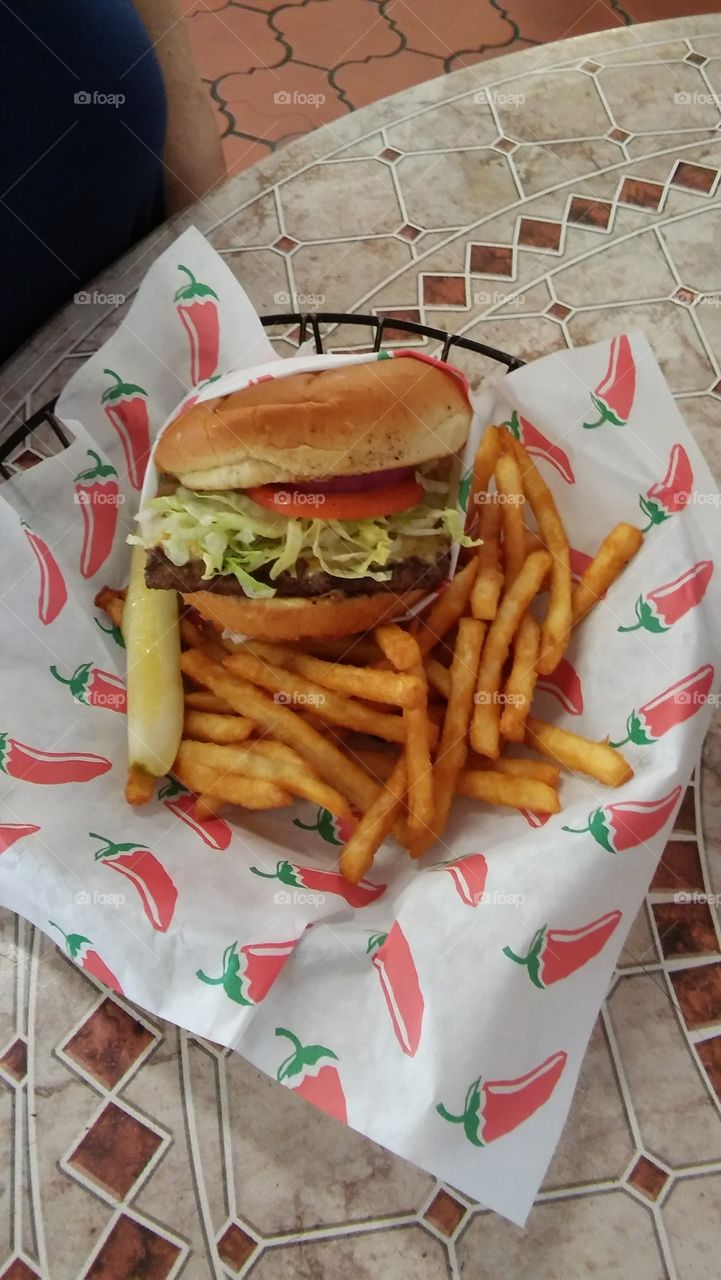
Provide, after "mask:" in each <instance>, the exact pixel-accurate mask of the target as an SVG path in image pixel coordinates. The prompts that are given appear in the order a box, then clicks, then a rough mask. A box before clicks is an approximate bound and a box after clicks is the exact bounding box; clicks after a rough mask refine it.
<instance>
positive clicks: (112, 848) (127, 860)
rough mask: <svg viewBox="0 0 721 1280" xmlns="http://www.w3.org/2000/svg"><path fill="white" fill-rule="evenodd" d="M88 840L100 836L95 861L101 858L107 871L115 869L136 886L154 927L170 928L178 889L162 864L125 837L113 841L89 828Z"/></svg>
mask: <svg viewBox="0 0 721 1280" xmlns="http://www.w3.org/2000/svg"><path fill="white" fill-rule="evenodd" d="M89 835H90V839H91V840H102V842H103V843H102V846H101V848H100V849H98V851H97V852H96V854H95V861H96V862H98V861H102V862H103V863H104V865H105V866H106V867H109V868H110V870H111V871H117V872H118V874H119V875H121V876H125V878H126V880H129V881H130V883H131V884H132V885H133V886H134V887H135V889H137V891H138V894H139V895H140V901H141V902H142V904H143V911H144V912H145V914H146V916H147V917H148V920H149V921H150V923H151V924H152V926H153V928H154V929H157V930H158V932H159V933H167V931H168V929H169V928H170V925H171V922H172V919H173V913H174V911H175V904H176V902H177V899H178V890H177V889H176V887H175V885H174V884H173V881H172V880H171V878H170V876H169V875H168V873H167V871H166V870H165V867H164V866H163V864H162V863H161V862H159V861H158V859H157V858H156V857H155V854H153V853H151V852H150V850H149V849H146V847H145V845H144V844H136V843H135V841H126V842H124V843H123V844H116V843H115V842H114V841H112V840H108V839H107V837H106V836H99V835H97V834H96V832H95V831H90V832H89Z"/></svg>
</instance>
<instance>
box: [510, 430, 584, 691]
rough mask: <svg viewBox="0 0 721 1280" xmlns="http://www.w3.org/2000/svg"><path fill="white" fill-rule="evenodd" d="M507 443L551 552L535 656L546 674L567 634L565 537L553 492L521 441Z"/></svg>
mask: <svg viewBox="0 0 721 1280" xmlns="http://www.w3.org/2000/svg"><path fill="white" fill-rule="evenodd" d="M508 443H509V445H510V448H511V449H512V450H513V453H514V454H515V457H516V461H517V462H518V466H519V470H520V473H521V483H522V484H523V492H524V493H525V495H526V497H527V499H528V501H529V504H530V506H531V510H532V511H533V514H534V516H535V517H536V523H537V524H538V527H539V529H540V531H541V537H542V538H543V541H544V542H545V544H546V546H547V548H548V550H549V552H550V554H551V567H550V573H551V578H550V583H549V589H548V609H547V611H546V616H545V618H544V619H543V623H542V624H541V649H540V653H539V658H538V673H539V675H543V676H547V675H550V673H551V672H552V671H555V669H556V667H557V666H558V664H559V662H560V661H561V658H562V657H563V655H564V653H565V651H566V646H567V644H568V641H569V638H570V635H571V623H572V613H571V562H570V553H569V547H568V538H567V537H566V531H565V529H564V527H563V523H562V521H561V517H560V516H559V514H558V510H557V507H556V504H555V502H554V500H553V494H552V493H551V490H550V489H549V487H548V485H547V484H546V482H545V480H544V479H543V478H542V476H541V475H540V473H539V472H538V470H537V469H536V467H535V466H534V465H533V463H532V462H531V459H530V458H529V456H528V454H527V453H526V450H525V449H524V447H523V445H522V444H521V443H520V442H519V441H518V440H514V438H513V436H510V437H509V441H508ZM539 585H540V584H539Z"/></svg>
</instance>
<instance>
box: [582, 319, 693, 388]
mask: <svg viewBox="0 0 721 1280" xmlns="http://www.w3.org/2000/svg"><path fill="white" fill-rule="evenodd" d="M564 301H565V299H564ZM568 329H569V333H570V334H571V337H572V339H573V344H574V346H582V345H583V344H584V343H588V342H598V341H599V340H600V339H602V338H609V337H611V335H612V334H614V333H624V332H626V333H629V332H631V331H632V330H633V329H643V330H644V332H645V334H646V337H647V338H648V340H649V342H650V344H651V346H652V347H653V350H654V354H655V356H656V359H657V360H658V362H659V364H660V365H661V368H662V370H663V373H664V374H665V376H666V379H667V380H668V383H669V385H670V387H671V390H672V391H675V392H679V391H700V390H703V388H704V387H707V386H708V385H709V382H710V381H711V378H712V369H711V366H710V364H709V361H708V358H707V356H706V354H705V352H704V351H703V350H702V347H701V343H700V340H699V337H698V334H697V333H696V330H695V328H694V325H693V321H692V320H691V317H690V315H689V314H688V312H687V310H686V309H685V308H684V307H681V306H679V305H678V304H677V303H675V302H645V303H644V302H639V303H633V302H627V303H625V304H623V305H620V306H618V307H608V308H606V309H605V310H603V311H593V310H591V311H584V312H577V313H576V315H575V316H572V317H571V319H570V320H569V321H568Z"/></svg>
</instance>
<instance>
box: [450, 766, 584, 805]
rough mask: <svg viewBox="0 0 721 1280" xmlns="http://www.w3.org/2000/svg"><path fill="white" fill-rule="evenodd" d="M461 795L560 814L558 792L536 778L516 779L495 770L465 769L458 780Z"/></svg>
mask: <svg viewBox="0 0 721 1280" xmlns="http://www.w3.org/2000/svg"><path fill="white" fill-rule="evenodd" d="M456 790H457V792H458V795H460V796H466V797H468V798H469V799H472V800H485V801H486V803H487V804H501V805H505V806H507V807H508V808H510V809H529V810H530V812H531V813H558V812H559V811H560V808H561V805H560V801H559V799H558V793H557V792H556V791H554V790H553V787H549V786H547V785H546V783H545V782H538V781H537V780H536V779H535V778H515V777H510V776H509V775H508V774H507V773H498V772H496V771H495V770H494V769H464V770H463V772H462V773H461V774H460V776H459V778H458V785H457V788H456Z"/></svg>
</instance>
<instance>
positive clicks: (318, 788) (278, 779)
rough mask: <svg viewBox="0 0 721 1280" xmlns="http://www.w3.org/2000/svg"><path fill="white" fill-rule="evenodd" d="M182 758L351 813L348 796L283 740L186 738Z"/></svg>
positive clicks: (344, 815) (334, 810) (342, 813)
mask: <svg viewBox="0 0 721 1280" xmlns="http://www.w3.org/2000/svg"><path fill="white" fill-rule="evenodd" d="M279 748H280V749H279ZM178 760H179V761H180V764H181V766H182V765H184V764H187V763H190V764H200V765H202V766H205V767H207V768H209V769H214V770H215V771H216V773H217V776H218V780H219V781H222V780H223V779H224V777H225V774H226V773H242V774H243V775H244V776H245V777H248V778H262V779H264V780H265V781H266V782H272V783H274V784H275V785H276V786H278V787H280V788H281V790H283V791H289V792H290V793H291V795H295V796H301V797H302V798H303V799H304V800H310V801H311V803H312V804H317V805H320V806H321V807H322V808H323V809H328V810H329V812H330V813H332V814H335V816H336V817H338V818H347V817H349V816H350V805H349V804H348V801H347V800H346V799H345V797H344V796H342V795H341V794H340V792H339V791H336V789H335V787H331V786H328V784H327V783H325V782H323V780H322V779H321V778H319V776H318V774H317V772H316V770H315V769H311V768H309V767H308V765H307V764H305V763H304V761H303V760H302V759H301V757H300V756H298V755H297V754H296V752H294V751H292V750H290V749H289V748H288V747H286V746H283V745H282V744H281V743H279V742H253V743H250V744H248V745H242V746H229V745H219V744H217V743H211V742H192V741H189V740H186V739H184V740H183V741H182V742H181V744H180V751H179V752H178ZM212 794H215V793H212Z"/></svg>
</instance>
